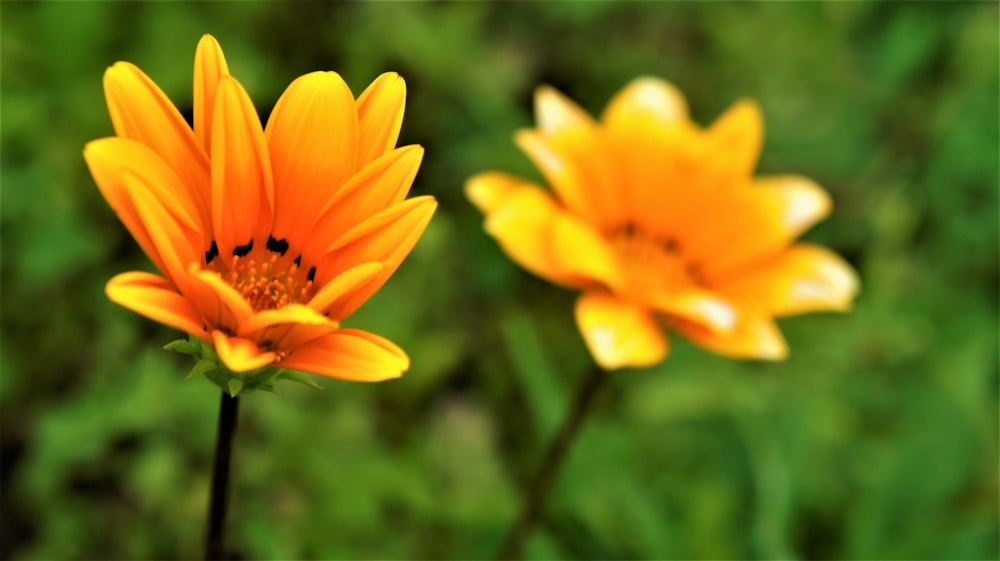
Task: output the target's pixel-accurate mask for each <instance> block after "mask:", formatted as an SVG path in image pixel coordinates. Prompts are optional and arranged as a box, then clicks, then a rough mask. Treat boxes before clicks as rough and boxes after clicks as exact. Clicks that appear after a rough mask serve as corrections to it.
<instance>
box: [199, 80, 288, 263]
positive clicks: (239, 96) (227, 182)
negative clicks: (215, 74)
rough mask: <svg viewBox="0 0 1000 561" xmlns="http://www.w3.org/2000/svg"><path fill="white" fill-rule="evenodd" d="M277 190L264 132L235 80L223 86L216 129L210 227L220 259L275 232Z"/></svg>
mask: <svg viewBox="0 0 1000 561" xmlns="http://www.w3.org/2000/svg"><path fill="white" fill-rule="evenodd" d="M273 205H274V187H273V184H272V181H271V164H270V160H269V157H268V152H267V145H266V143H265V141H264V132H263V130H262V129H261V126H260V119H259V118H258V117H257V111H256V110H255V109H254V106H253V102H251V101H250V96H248V95H247V93H246V90H244V89H243V86H242V85H240V83H239V82H237V81H236V79H235V78H231V77H229V76H225V77H223V78H222V79H221V81H220V82H219V89H218V96H217V98H216V100H215V111H214V123H213V124H212V225H213V229H214V233H215V241H216V243H217V244H218V249H219V256H220V257H222V258H223V259H224V260H225V261H226V262H229V261H230V260H231V259H232V256H233V248H235V247H237V246H242V245H246V244H247V243H248V242H250V241H253V240H255V239H256V240H257V241H258V243H262V242H263V241H264V240H266V239H267V236H268V234H269V233H270V231H271V208H272V207H273Z"/></svg>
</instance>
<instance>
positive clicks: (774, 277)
mask: <svg viewBox="0 0 1000 561" xmlns="http://www.w3.org/2000/svg"><path fill="white" fill-rule="evenodd" d="M719 291H720V292H722V293H723V294H726V295H727V296H728V297H729V298H732V299H735V300H742V301H746V302H757V303H759V304H760V305H761V306H763V307H764V309H766V310H767V311H768V312H770V313H771V314H774V315H776V316H784V315H791V314H801V313H805V312H814V311H826V310H833V311H847V310H849V309H850V308H851V304H852V302H853V300H854V297H855V296H856V295H857V293H858V278H857V276H856V275H855V273H854V270H853V269H851V266H850V265H848V264H847V263H846V262H844V260H843V259H841V258H840V256H838V255H837V254H835V253H833V252H832V251H830V250H828V249H826V248H823V247H819V246H815V245H811V244H797V245H794V246H792V247H791V248H789V249H788V251H785V252H783V253H782V254H781V255H779V256H777V257H776V258H774V259H772V260H771V261H768V262H766V263H763V264H762V265H761V266H760V267H758V268H756V269H754V270H752V271H749V272H747V273H746V274H745V275H743V276H740V277H737V278H736V279H734V280H732V281H730V282H729V283H727V284H724V285H722V286H720V287H719Z"/></svg>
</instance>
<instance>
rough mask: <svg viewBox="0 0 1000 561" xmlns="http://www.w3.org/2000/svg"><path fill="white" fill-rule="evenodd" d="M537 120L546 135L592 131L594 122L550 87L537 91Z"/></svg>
mask: <svg viewBox="0 0 1000 561" xmlns="http://www.w3.org/2000/svg"><path fill="white" fill-rule="evenodd" d="M535 120H536V121H538V128H539V129H540V130H541V131H542V132H545V133H546V134H560V133H567V132H568V133H576V132H582V131H587V130H589V131H591V132H592V130H593V128H594V127H595V123H594V120H593V119H592V118H591V117H590V115H588V114H587V112H586V111H584V110H583V109H581V108H580V106H579V105H577V104H576V103H574V102H573V101H572V100H570V99H569V98H568V97H566V96H564V95H563V94H561V93H559V92H558V91H556V90H555V89H553V88H551V87H549V86H541V87H539V88H538V89H537V90H536V91H535Z"/></svg>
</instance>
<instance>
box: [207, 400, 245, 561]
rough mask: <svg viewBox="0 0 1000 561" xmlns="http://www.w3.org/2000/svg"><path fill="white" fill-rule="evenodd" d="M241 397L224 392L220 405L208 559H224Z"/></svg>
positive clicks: (209, 507)
mask: <svg viewBox="0 0 1000 561" xmlns="http://www.w3.org/2000/svg"><path fill="white" fill-rule="evenodd" d="M239 405H240V402H239V398H236V397H233V396H231V395H229V394H228V393H226V392H222V403H221V405H220V406H219V431H218V435H217V436H216V442H215V465H214V467H213V468H212V494H211V497H210V499H209V501H210V502H209V506H208V537H207V538H206V540H205V559H224V558H225V557H224V545H223V540H222V534H223V528H224V527H225V524H226V505H227V503H228V502H229V459H230V457H231V455H232V450H233V436H234V435H235V434H236V417H237V413H238V412H239Z"/></svg>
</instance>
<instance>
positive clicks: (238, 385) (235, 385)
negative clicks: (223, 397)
mask: <svg viewBox="0 0 1000 561" xmlns="http://www.w3.org/2000/svg"><path fill="white" fill-rule="evenodd" d="M241 389H243V380H241V379H239V378H230V379H229V395H231V396H233V397H236V396H237V394H239V393H240V390H241Z"/></svg>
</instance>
